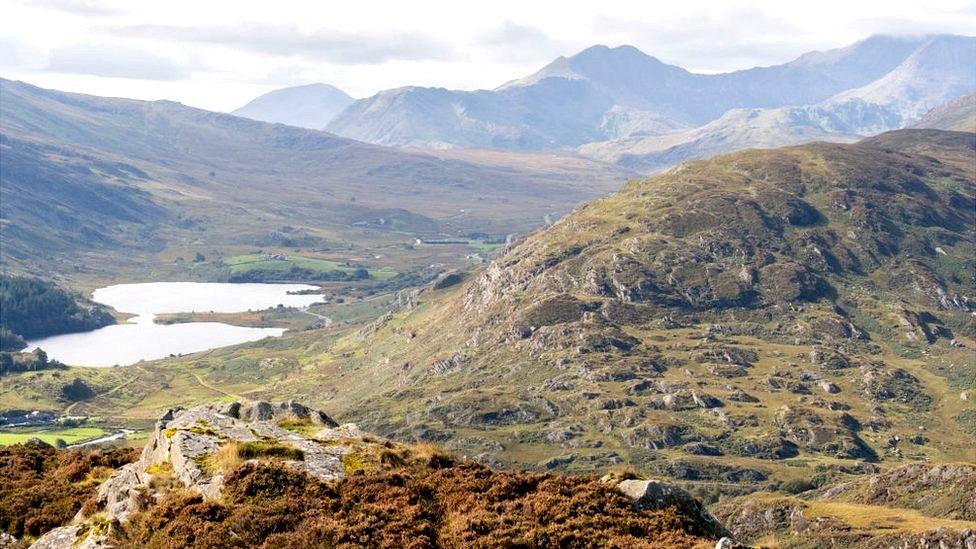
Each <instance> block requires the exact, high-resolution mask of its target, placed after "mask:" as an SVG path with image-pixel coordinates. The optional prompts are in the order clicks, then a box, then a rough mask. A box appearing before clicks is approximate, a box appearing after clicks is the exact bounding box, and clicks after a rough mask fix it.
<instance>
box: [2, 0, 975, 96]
mask: <svg viewBox="0 0 976 549" xmlns="http://www.w3.org/2000/svg"><path fill="white" fill-rule="evenodd" d="M576 4H578V6H577V5H576ZM933 32H952V33H960V34H968V35H973V34H976V1H960V0H926V1H924V2H922V1H919V0H883V1H858V0H817V1H814V2H810V1H803V2H800V1H797V2H794V1H788V0H787V1H784V0H768V1H767V0H751V1H747V2H731V1H720V0H715V1H702V0H681V1H677V2H676V1H674V0H671V1H668V2H657V1H653V0H644V1H617V0H590V1H588V2H585V3H583V2H572V1H570V0H562V1H552V2H550V1H533V0H488V1H483V0H482V1H477V2H464V1H461V0H454V1H444V2H434V1H426V2H425V1H420V0H413V1H410V0H398V1H378V0H372V1H371V0H360V1H349V0H343V1H342V2H331V1H307V2H299V1H293V0H274V1H270V2H249V1H242V0H238V1H234V2H222V1H214V0H165V1H162V0H157V1H153V2H144V1H135V0H119V1H98V0H0V76H3V77H5V78H14V79H19V80H25V81H27V82H30V83H33V84H36V85H40V86H44V87H49V88H56V89H61V90H67V91H78V92H85V93H92V94H97V95H110V96H119V97H134V98H139V99H172V100H176V101H181V102H183V103H186V104H188V105H193V106H197V107H203V108H207V109H212V110H220V111H228V110H232V109H234V108H237V107H239V106H241V105H243V104H244V103H246V102H247V101H248V100H250V99H252V98H253V97H255V96H257V95H260V94H261V93H264V92H267V91H270V90H272V89H275V88H280V87H285V86H293V85H298V84H306V83H311V82H326V83H329V84H333V85H335V86H338V87H340V88H342V89H343V90H345V91H346V92H347V93H350V94H351V95H353V96H355V97H365V96H368V95H372V94H373V93H375V92H377V91H379V90H382V89H386V88H392V87H399V86H405V85H422V86H443V87H447V88H455V89H478V88H494V87H496V86H498V85H500V84H502V83H504V82H505V81H507V80H511V79H514V78H518V77H521V76H525V75H527V74H529V73H531V72H534V71H535V70H537V69H539V68H541V67H542V66H543V65H545V64H546V63H548V62H549V61H551V60H552V59H554V58H556V57H558V56H559V55H572V54H573V53H575V52H577V51H579V50H581V49H583V48H586V47H587V46H591V45H593V44H606V45H610V46H616V45H621V44H631V45H634V46H637V47H638V48H640V49H641V50H643V51H644V52H645V53H648V54H650V55H654V56H656V57H658V58H660V59H661V60H663V61H665V62H668V63H672V64H676V65H680V66H682V67H685V68H687V69H689V70H693V71H700V72H724V71H730V70H736V69H742V68H749V67H753V66H756V65H770V64H777V63H783V62H786V61H789V60H791V59H793V58H795V57H796V56H798V55H799V54H801V53H803V52H806V51H810V50H814V49H829V48H834V47H840V46H844V45H847V44H850V43H852V42H855V41H857V40H859V39H861V38H864V37H866V36H869V35H871V34H876V33H898V34H921V33H933Z"/></svg>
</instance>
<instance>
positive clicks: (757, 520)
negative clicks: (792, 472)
mask: <svg viewBox="0 0 976 549" xmlns="http://www.w3.org/2000/svg"><path fill="white" fill-rule="evenodd" d="M974 483H976V467H974V466H973V465H963V464H948V465H936V466H932V465H925V464H917V465H908V466H904V467H899V468H896V469H892V470H890V471H886V472H884V473H879V474H876V475H871V476H869V477H867V478H862V479H858V480H856V481H850V482H845V483H841V484H839V485H836V486H832V487H830V488H829V489H824V490H815V491H809V492H804V493H801V494H798V495H797V496H792V497H789V496H779V495H772V494H755V495H753V496H747V497H742V498H737V499H733V500H729V501H726V502H723V503H722V504H721V505H719V506H718V507H717V509H716V512H717V513H718V515H719V516H720V517H721V518H722V519H723V521H725V523H726V524H727V525H728V526H729V528H730V529H731V530H732V531H733V532H734V533H735V535H736V536H737V537H738V538H739V539H741V540H744V541H747V542H751V543H752V542H759V541H760V540H762V541H763V542H764V543H769V542H771V541H773V540H775V542H776V543H777V544H779V545H780V546H785V547H810V548H813V547H824V546H832V547H868V548H881V547H885V548H888V547H960V548H969V547H976V521H974V520H973V519H974V518H976V517H974V515H973V513H974V511H976V489H974Z"/></svg>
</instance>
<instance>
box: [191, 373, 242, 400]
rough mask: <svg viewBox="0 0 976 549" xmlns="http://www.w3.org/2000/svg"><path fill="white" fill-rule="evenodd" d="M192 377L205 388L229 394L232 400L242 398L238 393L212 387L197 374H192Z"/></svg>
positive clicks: (225, 394)
mask: <svg viewBox="0 0 976 549" xmlns="http://www.w3.org/2000/svg"><path fill="white" fill-rule="evenodd" d="M193 377H195V378H196V380H197V383H199V384H200V385H201V386H203V387H205V388H207V389H210V390H211V391H213V392H215V393H220V394H222V395H224V396H229V397H230V398H232V399H234V400H244V399H243V398H241V397H240V396H238V395H235V394H233V393H228V392H227V391H225V390H223V389H218V388H217V387H214V386H213V385H211V384H209V383H207V382H206V381H204V380H203V378H202V377H200V376H199V375H197V374H193Z"/></svg>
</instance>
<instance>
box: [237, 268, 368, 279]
mask: <svg viewBox="0 0 976 549" xmlns="http://www.w3.org/2000/svg"><path fill="white" fill-rule="evenodd" d="M368 278H369V271H367V270H366V269H363V268H359V269H355V270H353V271H339V270H336V271H319V270H316V269H306V268H304V267H299V266H298V265H293V266H292V267H291V268H290V269H288V270H280V269H251V270H249V271H245V272H242V273H235V274H232V275H231V276H230V278H229V279H228V281H229V282H277V281H281V280H289V281H325V280H331V281H350V282H351V281H356V280H366V279H368Z"/></svg>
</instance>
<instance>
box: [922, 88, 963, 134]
mask: <svg viewBox="0 0 976 549" xmlns="http://www.w3.org/2000/svg"><path fill="white" fill-rule="evenodd" d="M915 127H916V128H931V129H934V130H950V131H957V132H976V93H970V94H968V95H964V96H962V97H957V98H956V99H954V100H952V101H949V102H948V103H946V104H944V105H940V106H938V107H936V108H934V109H932V110H931V111H929V112H928V113H926V114H925V116H923V117H922V119H921V120H919V121H918V122H917V123H916V124H915Z"/></svg>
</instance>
